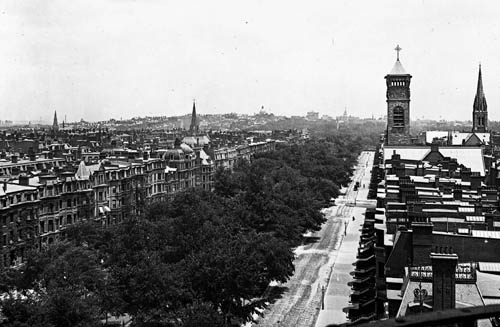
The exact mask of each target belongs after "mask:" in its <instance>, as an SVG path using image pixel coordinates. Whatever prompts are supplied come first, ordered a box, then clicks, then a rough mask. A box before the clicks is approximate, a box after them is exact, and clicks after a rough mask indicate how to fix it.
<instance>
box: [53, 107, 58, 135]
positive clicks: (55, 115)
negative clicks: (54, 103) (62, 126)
mask: <svg viewBox="0 0 500 327" xmlns="http://www.w3.org/2000/svg"><path fill="white" fill-rule="evenodd" d="M52 129H53V130H54V131H58V130H59V123H58V122H57V111H55V110H54V122H53V123H52Z"/></svg>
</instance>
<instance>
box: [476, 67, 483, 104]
mask: <svg viewBox="0 0 500 327" xmlns="http://www.w3.org/2000/svg"><path fill="white" fill-rule="evenodd" d="M476 95H480V96H482V97H484V90H483V76H482V73H481V64H479V74H478V76H477V91H476Z"/></svg>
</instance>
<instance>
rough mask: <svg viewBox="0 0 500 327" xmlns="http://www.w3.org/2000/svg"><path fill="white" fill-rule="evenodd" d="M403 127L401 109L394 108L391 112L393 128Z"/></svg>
mask: <svg viewBox="0 0 500 327" xmlns="http://www.w3.org/2000/svg"><path fill="white" fill-rule="evenodd" d="M404 125H405V113H404V109H403V108H401V107H396V108H394V112H393V126H395V127H403V126H404Z"/></svg>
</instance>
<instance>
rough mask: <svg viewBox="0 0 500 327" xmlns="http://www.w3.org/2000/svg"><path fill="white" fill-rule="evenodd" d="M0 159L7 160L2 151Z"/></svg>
mask: <svg viewBox="0 0 500 327" xmlns="http://www.w3.org/2000/svg"><path fill="white" fill-rule="evenodd" d="M0 159H7V154H6V153H5V152H4V151H2V153H0Z"/></svg>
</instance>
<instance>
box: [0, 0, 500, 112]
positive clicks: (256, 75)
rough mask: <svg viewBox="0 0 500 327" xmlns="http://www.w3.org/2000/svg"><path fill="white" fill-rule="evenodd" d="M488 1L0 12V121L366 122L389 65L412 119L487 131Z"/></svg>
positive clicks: (18, 0) (499, 85)
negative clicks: (252, 116)
mask: <svg viewBox="0 0 500 327" xmlns="http://www.w3.org/2000/svg"><path fill="white" fill-rule="evenodd" d="M499 17H500V2H498V1H467V2H466V1H457V0H450V1H436V0H432V1H431V0H428V1H422V0H420V1H400V0H395V1H373V0H370V1H368V0H367V1H353V0H346V1H334V0H325V1H319V0H318V1H291V0H286V1H285V0H283V1H272V0H262V1H258V0H248V1H237V0H227V1H217V0H212V1H206V0H199V1H189V0H182V1H167V0H137V1H131V0H71V1H68V0H30V1H25V0H2V1H1V2H0V40H2V45H1V46H0V63H1V64H0V108H1V109H0V112H1V113H2V114H1V117H0V119H13V120H38V119H40V117H41V118H42V119H43V120H50V119H51V118H52V115H53V111H54V110H57V113H58V116H59V118H60V120H62V119H63V118H64V116H65V115H66V116H67V120H68V121H73V120H79V119H80V118H84V119H86V120H103V119H108V118H111V117H114V118H120V117H123V118H125V117H133V116H146V115H178V114H184V113H189V112H190V110H191V103H192V100H193V98H195V99H196V102H197V108H198V112H199V113H201V114H203V113H223V112H224V113H225V112H238V113H255V112H258V111H259V109H260V107H261V106H264V108H265V109H266V110H267V111H271V112H273V113H275V114H283V115H288V116H289V115H304V114H305V113H306V112H307V111H310V110H314V111H319V112H320V113H321V114H327V115H331V116H336V115H340V114H341V113H342V112H343V111H344V108H345V107H347V110H348V113H350V114H353V115H357V116H361V117H369V116H371V115H372V114H374V115H375V116H376V117H378V116H381V115H384V114H385V112H386V103H385V81H384V76H385V74H387V73H388V72H389V71H390V70H391V68H392V66H393V64H394V62H395V58H396V54H395V51H394V50H393V49H394V47H395V46H396V44H398V43H399V44H400V46H401V47H402V48H403V51H402V52H401V62H402V64H403V66H404V67H405V69H406V71H407V72H408V73H410V74H412V75H413V79H412V87H411V90H412V94H411V96H412V102H411V109H410V110H411V118H412V119H416V118H422V116H424V117H425V118H434V119H439V118H445V119H460V120H464V119H470V118H471V112H472V103H473V100H474V94H475V91H476V83H477V71H478V64H479V62H481V63H482V68H483V83H484V90H485V93H486V99H487V102H488V111H489V113H490V114H489V117H490V119H493V120H500V40H499V37H500V19H499Z"/></svg>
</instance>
